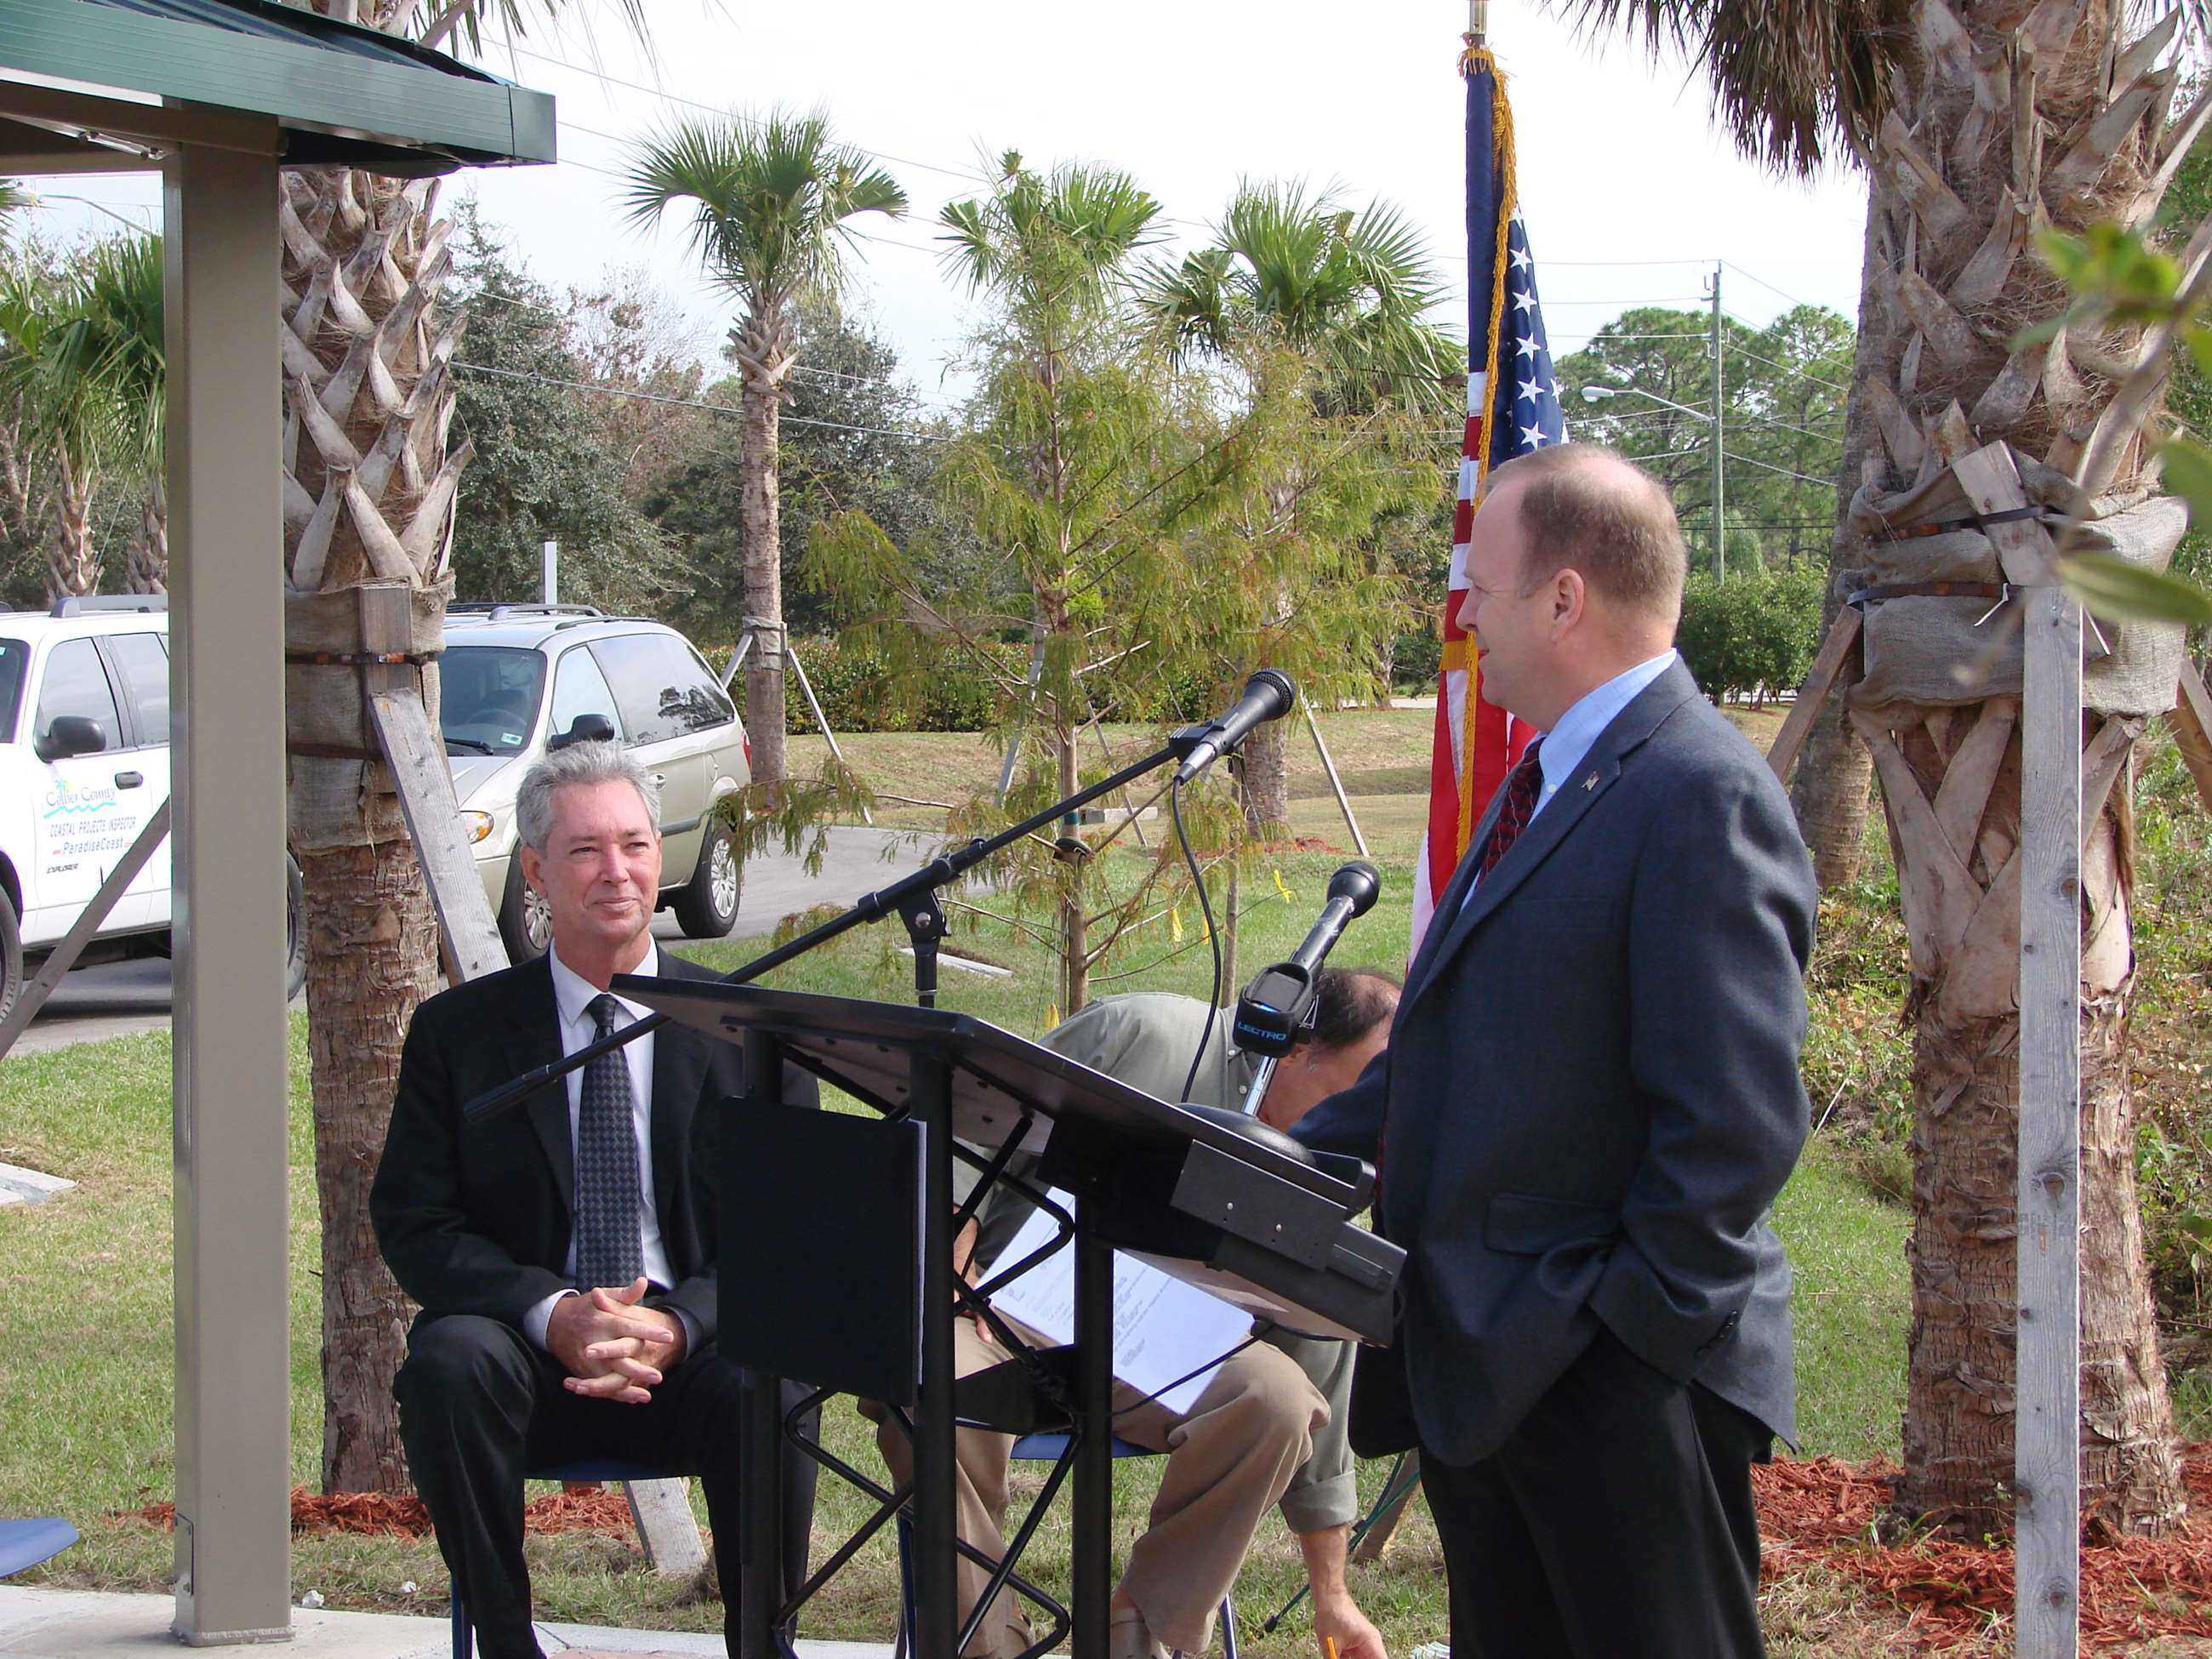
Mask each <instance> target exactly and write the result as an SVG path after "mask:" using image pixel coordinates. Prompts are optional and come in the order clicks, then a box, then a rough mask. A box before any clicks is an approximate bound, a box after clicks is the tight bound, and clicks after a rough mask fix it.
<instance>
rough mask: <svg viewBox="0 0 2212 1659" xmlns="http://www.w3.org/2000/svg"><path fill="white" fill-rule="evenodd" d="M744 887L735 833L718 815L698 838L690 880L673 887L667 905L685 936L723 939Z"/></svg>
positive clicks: (734, 919) (734, 920)
mask: <svg viewBox="0 0 2212 1659" xmlns="http://www.w3.org/2000/svg"><path fill="white" fill-rule="evenodd" d="M743 891H744V866H742V865H740V864H739V863H738V848H737V832H736V831H735V830H734V829H732V828H731V826H730V823H729V820H728V819H726V818H724V817H720V816H719V815H718V816H716V817H714V818H712V819H710V820H709V821H708V825H707V833H706V834H705V836H702V838H701V839H700V842H699V862H698V864H697V865H696V866H694V868H693V869H692V872H691V879H690V881H688V882H686V883H684V885H683V886H682V887H681V888H679V889H678V890H677V893H676V896H675V897H674V898H673V899H672V900H671V901H670V903H669V907H668V908H670V909H671V910H673V911H674V912H675V913H676V925H677V926H678V927H681V928H682V929H683V930H684V938H686V939H726V938H728V937H729V932H730V929H731V928H732V927H736V926H737V923H738V896H739V895H740V894H741V893H742V892H743Z"/></svg>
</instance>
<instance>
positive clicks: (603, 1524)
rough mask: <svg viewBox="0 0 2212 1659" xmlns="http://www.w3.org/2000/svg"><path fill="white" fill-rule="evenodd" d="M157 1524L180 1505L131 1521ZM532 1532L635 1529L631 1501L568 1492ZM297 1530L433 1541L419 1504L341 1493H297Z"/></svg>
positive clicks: (541, 1509) (612, 1494)
mask: <svg viewBox="0 0 2212 1659" xmlns="http://www.w3.org/2000/svg"><path fill="white" fill-rule="evenodd" d="M125 1519H128V1520H132V1521H147V1522H152V1523H153V1524H154V1525H155V1526H157V1527H163V1528H168V1527H173V1526H175V1525H176V1524H177V1506H176V1505H175V1504H169V1503H162V1504H148V1505H147V1506H146V1507H145V1508H144V1509H143V1510H131V1511H130V1512H129V1513H128V1515H127V1516H125ZM522 1525H523V1529H524V1530H525V1531H526V1532H534V1533H552V1532H615V1533H628V1532H629V1531H630V1530H631V1529H632V1523H631V1521H630V1515H629V1499H628V1498H624V1497H623V1495H622V1493H621V1492H619V1491H618V1490H616V1489H614V1488H611V1487H606V1486H564V1487H562V1489H561V1490H560V1491H559V1492H553V1493H551V1494H550V1495H548V1496H546V1497H544V1498H532V1499H531V1500H530V1501H529V1502H528V1503H526V1504H524V1505H523V1506H522ZM292 1530H293V1531H294V1532H303V1533H329V1532H352V1533H367V1534H377V1535H381V1536H385V1537H392V1538H427V1537H428V1536H429V1535H430V1516H429V1515H428V1512H427V1511H426V1510H424V1509H423V1507H422V1499H421V1498H413V1497H408V1498H393V1497H391V1496H388V1495H386V1493H383V1492H340V1493H337V1494H336V1495H334V1496H330V1497H325V1496H323V1495H321V1494H319V1493H316V1492H309V1491H308V1490H307V1488H306V1487H305V1486H295V1487H293V1488H292Z"/></svg>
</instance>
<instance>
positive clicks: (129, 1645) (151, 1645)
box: [0, 1584, 891, 1659]
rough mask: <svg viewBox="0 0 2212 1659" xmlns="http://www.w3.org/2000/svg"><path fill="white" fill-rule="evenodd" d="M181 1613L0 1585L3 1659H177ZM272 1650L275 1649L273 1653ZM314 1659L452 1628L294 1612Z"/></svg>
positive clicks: (688, 1654)
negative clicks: (171, 1655) (168, 1655)
mask: <svg viewBox="0 0 2212 1659" xmlns="http://www.w3.org/2000/svg"><path fill="white" fill-rule="evenodd" d="M175 1611H176V1602H175V1601H174V1599H173V1598H172V1597H170V1596H167V1595H114V1594H111V1593H108V1592H106V1591H98V1590H67V1589H35V1588H28V1589H27V1588H21V1587H18V1586H14V1585H6V1584H0V1659H147V1656H148V1655H149V1654H151V1653H155V1652H159V1651H162V1650H171V1651H179V1647H178V1644H177V1642H176V1640H175V1638H173V1637H172V1636H171V1635H170V1634H169V1620H170V1619H171V1618H172V1616H173V1614H174V1613H175ZM272 1645H273V1644H272ZM538 1645H539V1646H541V1647H543V1648H544V1650H545V1651H546V1654H547V1655H548V1656H549V1659H560V1655H561V1653H562V1650H564V1649H568V1648H598V1649H603V1650H607V1651H610V1652H614V1653H635V1654H671V1655H677V1656H681V1659H723V1648H722V1638H720V1637H719V1636H708V1635H703V1634H699V1633H696V1632H676V1631H647V1630H616V1629H613V1628H611V1627H610V1626H603V1625H546V1624H541V1625H540V1626H538ZM276 1651H278V1652H283V1653H295V1654H300V1655H301V1656H312V1659H449V1656H450V1655H451V1654H452V1652H453V1626H452V1625H451V1624H450V1623H449V1622H448V1621H447V1620H444V1619H421V1618H414V1617H410V1616H409V1615H407V1614H404V1613H337V1612H333V1611H331V1610H330V1609H328V1608H316V1609H314V1610H313V1611H310V1610H308V1609H307V1608H305V1607H295V1608H293V1609H292V1639H291V1641H290V1642H289V1643H286V1644H282V1645H280V1646H276ZM890 1652H891V1648H890V1644H889V1643H888V1642H884V1643H874V1642H811V1641H804V1640H802V1641H801V1642H800V1643H799V1659H890Z"/></svg>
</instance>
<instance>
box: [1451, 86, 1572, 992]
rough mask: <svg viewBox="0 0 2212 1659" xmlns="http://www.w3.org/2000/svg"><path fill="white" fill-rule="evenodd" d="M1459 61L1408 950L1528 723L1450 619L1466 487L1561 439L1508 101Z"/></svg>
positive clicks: (1454, 612)
mask: <svg viewBox="0 0 2212 1659" xmlns="http://www.w3.org/2000/svg"><path fill="white" fill-rule="evenodd" d="M1460 70H1461V73H1462V74H1463V75H1464V76H1466V78H1467V251H1468V330H1467V338H1468V352H1467V437H1466V441H1465V443H1464V444H1463V446H1462V449H1461V452H1460V464H1459V505H1458V507H1456V508H1455V510H1454V512H1453V513H1452V555H1451V580H1450V582H1449V592H1448V593H1447V594H1446V597H1445V599H1444V617H1443V629H1444V651H1443V673H1442V675H1441V676H1440V677H1439V679H1438V683H1437V729H1436V742H1435V747H1434V749H1433V750H1432V751H1431V758H1430V765H1429V828H1428V833H1427V835H1426V836H1424V837H1423V838H1422V842H1421V857H1420V866H1419V872H1418V873H1417V874H1416V876H1415V878H1414V883H1413V948H1414V949H1415V950H1419V948H1420V944H1421V934H1422V932H1423V931H1424V930H1425V928H1426V927H1428V925H1429V916H1430V915H1431V912H1432V911H1433V910H1434V909H1435V908H1436V902H1437V898H1438V897H1440V896H1442V895H1443V890H1444V884H1445V883H1447V882H1449V880H1450V879H1451V877H1452V872H1453V871H1454V870H1455V869H1456V868H1457V867H1458V866H1459V861H1460V859H1461V857H1462V855H1463V854H1465V853H1466V851H1467V843H1468V836H1470V835H1471V834H1472V833H1473V830H1474V825H1475V823H1476V821H1477V820H1478V819H1480V817H1482V812H1483V809H1484V808H1485V807H1486V806H1487V805H1489V804H1490V798H1491V796H1492V794H1493V793H1496V792H1497V789H1498V785H1499V784H1501V783H1503V782H1504V781H1505V775H1506V774H1507V773H1508V772H1510V771H1511V770H1512V769H1513V765H1514V763H1515V762H1516V761H1517V760H1519V759H1520V758H1521V751H1522V750H1523V749H1525V748H1527V747H1528V739H1529V738H1531V737H1533V736H1534V732H1533V731H1532V730H1531V729H1530V728H1529V727H1528V726H1524V725H1522V723H1521V722H1519V721H1517V720H1514V719H1512V717H1511V716H1510V715H1508V714H1506V713H1505V711H1504V709H1502V708H1492V707H1491V706H1490V705H1489V704H1488V703H1486V702H1483V701H1482V699H1481V698H1480V696H1478V695H1477V680H1478V678H1479V670H1478V669H1477V667H1476V664H1475V656H1474V645H1473V643H1472V642H1471V641H1469V640H1468V636H1467V635H1466V634H1465V633H1463V632H1462V630H1461V629H1460V625H1459V610H1460V606H1461V605H1462V604H1463V603H1464V602H1465V601H1466V599H1467V538H1468V531H1469V530H1470V528H1471V527H1472V526H1473V525H1474V502H1475V498H1476V497H1477V496H1478V495H1480V494H1481V492H1482V485H1483V481H1484V479H1485V478H1486V477H1488V476H1489V474H1490V469H1491V468H1492V467H1493V466H1496V465H1498V463H1499V462H1501V461H1505V460H1510V459H1512V458H1513V457H1514V456H1516V455H1525V454H1527V453H1528V452H1529V451H1530V450H1532V449H1537V448H1541V447H1543V446H1544V445H1546V444H1556V443H1563V442H1565V441H1566V421H1565V416H1563V415H1562V414H1561V412H1560V409H1559V386H1558V384H1557V382H1555V381H1554V380H1553V377H1552V352H1551V348H1550V347H1549V346H1548V345H1547V344H1546V343H1545V339H1544V312H1543V307H1541V305H1540V304H1539V303H1538V302H1537V299H1536V263H1535V261H1534V258H1531V257H1530V255H1529V252H1528V229H1527V227H1525V226H1524V225H1523V224H1522V222H1521V210H1520V203H1519V199H1518V196H1517V192H1516V188H1515V185H1514V177H1513V171H1514V170H1513V111H1512V109H1511V107H1510V106H1509V105H1508V104H1507V103H1506V100H1505V88H1504V86H1503V85H1502V84H1501V83H1500V82H1499V80H1498V65H1497V64H1496V62H1495V61H1494V60H1493V59H1492V57H1491V55H1490V53H1489V52H1487V51H1486V50H1485V49H1484V48H1482V47H1480V46H1469V47H1468V52H1467V54H1466V56H1465V57H1464V58H1462V59H1461V62H1460Z"/></svg>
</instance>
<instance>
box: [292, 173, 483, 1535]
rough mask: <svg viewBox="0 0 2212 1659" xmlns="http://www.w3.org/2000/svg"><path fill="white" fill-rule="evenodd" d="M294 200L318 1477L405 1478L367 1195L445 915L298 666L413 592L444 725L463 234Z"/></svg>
mask: <svg viewBox="0 0 2212 1659" xmlns="http://www.w3.org/2000/svg"><path fill="white" fill-rule="evenodd" d="M281 191H282V193H281V196H280V200H279V202H278V204H277V209H278V215H279V219H280V222H281V228H282V231H283V246H284V253H283V282H284V288H285V297H284V300H283V307H284V316H283V330H282V332H281V337H282V338H283V344H284V363H285V404H286V410H287V418H286V422H285V430H284V435H283V462H284V468H285V479H284V485H285V488H284V499H285V503H286V507H285V572H286V584H287V597H286V618H285V623H286V626H285V645H286V647H287V649H288V652H289V653H291V654H292V655H293V656H294V657H295V665H294V666H292V667H290V668H289V669H288V670H287V675H286V678H287V708H286V741H287V744H288V747H289V750H290V756H291V763H290V769H291V787H290V834H291V839H292V846H293V849H294V852H295V855H296V856H297V857H298V859H299V860H300V866H301V872H302V875H303V876H304V878H305V884H306V897H307V1030H308V1048H309V1054H310V1059H311V1060H312V1062H313V1092H314V1117H315V1185H316V1191H317V1194H318V1199H319V1209H320V1212H321V1214H322V1220H323V1237H322V1275H323V1278H322V1297H323V1411H324V1431H323V1469H322V1475H323V1485H324V1487H325V1490H326V1491H331V1492H401V1491H404V1490H406V1488H407V1470H406V1463H405V1460H404V1456H403V1455H402V1454H401V1451H400V1448H399V1440H398V1419H397V1416H396V1413H395V1411H394V1407H393V1405H392V1374H393V1373H394V1371H395V1370H397V1369H398V1363H399V1360H400V1359H401V1358H402V1357H403V1355H404V1351H405V1332H406V1327H407V1321H408V1316H409V1313H410V1304H408V1302H407V1300H406V1298H405V1297H404V1296H403V1295H402V1294H401V1293H400V1291H399V1288H398V1285H396V1284H394V1283H393V1282H392V1277H391V1274H390V1273H389V1272H388V1271H387V1270H386V1268H385V1266H384V1262H383V1258H382V1256H381V1255H380V1253H379V1252H378V1250H377V1248H376V1243H375V1239H374V1234H373V1232H372V1231H371V1229H370V1226H369V1222H368V1187H369V1181H370V1178H371V1176H372V1175H373V1174H374V1170H375V1168H376V1161H377V1158H378V1156H379V1155H380V1152H381V1151H382V1148H383V1145H384V1136H385V1130H386V1125H387V1123H388V1122H389V1121H390V1116H391V1110H392V1092H393V1089H394V1087H395V1085H396V1084H397V1081H398V1070H399V1053H400V1046H401V1043H402V1042H403V1040H404V1036H405V1034H406V1030H407V1027H408V1024H409V1022H410V1020H411V1019H412V1018H413V1017H414V1012H415V1009H416V1005H417V1004H418V1003H420V1002H421V1001H422V999H423V998H424V997H426V996H428V995H429V994H431V993H432V992H433V991H435V989H436V988H437V986H438V981H439V975H438V945H437V939H438V935H437V926H436V918H435V913H434V912H433V910H432V908H431V904H430V895H429V890H428V887H427V885H426V884H424V882H423V879H422V872H421V869H420V867H419V866H418V865H417V863H416V857H415V851H414V847H413V844H412V843H411V842H410V840H409V839H408V835H407V829H406V824H405V823H404V819H403V818H402V817H401V814H400V811H399V805H398V796H397V794H396V793H395V792H394V788H393V785H392V777H391V774H390V772H389V770H388V769H387V768H386V765H385V763H384V762H383V759H382V757H381V755H380V750H379V747H378V744H377V741H376V738H375V737H374V733H373V732H370V731H368V729H367V728H366V727H365V726H364V723H363V721H362V712H361V711H362V701H363V699H362V690H361V681H360V679H359V678H358V673H357V671H356V670H354V669H352V668H350V667H346V666H342V665H318V664H314V663H308V662H299V661H297V660H296V659H298V658H301V657H312V656H313V655H316V654H318V653H320V654H324V655H331V654H340V655H343V654H344V653H349V652H358V651H359V650H361V648H362V646H361V630H360V623H359V614H360V602H359V599H358V595H357V592H356V589H357V588H358V587H359V586H361V585H362V584H363V583H366V582H374V581H386V582H389V581H400V582H404V583H405V584H406V586H407V587H408V590H409V592H410V623H411V637H410V642H409V643H410V647H411V649H412V652H413V654H414V657H415V659H416V666H415V667H414V669H413V672H414V674H415V676H416V684H417V686H418V687H419V689H420V690H421V693H422V697H423V700H424V702H425V704H426V706H427V708H428V711H429V714H430V718H431V720H432V723H433V725H434V726H435V722H436V719H437V671H436V668H435V652H436V650H437V647H438V645H439V641H440V635H441V621H442V617H443V615H444V608H445V602H446V599H447V596H448V595H449V594H450V593H451V592H452V590H453V578H452V574H451V571H450V568H449V563H448V557H449V555H450V552H451V544H452V535H453V524H452V506H453V490H454V485H455V482H456V480H457V479H458V477H459V473H460V471H461V469H462V468H463V467H464V466H465V465H466V464H467V462H468V459H469V455H470V448H469V446H468V445H466V444H463V445H461V446H460V447H459V448H457V449H453V450H451V451H450V452H449V451H448V449H447V438H446V435H447V423H448V422H450V421H451V419H452V416H453V391H452V387H451V384H450V380H451V371H450V368H449V364H450V361H451V358H452V355H453V342H454V335H455V330H454V327H453V325H452V323H450V322H449V321H447V319H444V317H443V316H442V314H441V311H440V309H439V307H438V303H437V301H438V295H439V293H440V290H441V288H442V286H443V284H444V283H445V281H446V277H447V274H448V272H449V271H450V270H451V268H452V260H451V258H450V256H449V255H448V254H447V252H446V247H445V244H446V239H447V234H448V232H449V230H450V226H449V225H447V224H446V223H444V222H438V223H435V224H434V223H433V222H431V219H430V207H431V204H432V202H433V200H434V197H435V191H434V186H433V185H431V184H430V183H429V182H428V181H427V180H422V181H416V182H414V183H408V182H406V181H404V180H397V179H383V178H379V177H375V176H373V175H370V174H367V173H343V172H332V173H290V174H287V175H286V178H285V182H284V184H283V186H282V187H281Z"/></svg>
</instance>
